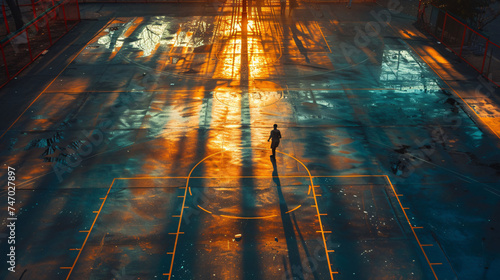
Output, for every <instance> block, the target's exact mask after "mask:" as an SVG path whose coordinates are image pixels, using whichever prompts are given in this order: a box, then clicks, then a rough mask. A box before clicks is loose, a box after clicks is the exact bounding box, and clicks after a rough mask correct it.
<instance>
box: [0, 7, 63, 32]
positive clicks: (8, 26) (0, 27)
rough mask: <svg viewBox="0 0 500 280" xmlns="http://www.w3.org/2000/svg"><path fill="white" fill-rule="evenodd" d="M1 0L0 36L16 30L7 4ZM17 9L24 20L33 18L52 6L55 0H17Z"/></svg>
mask: <svg viewBox="0 0 500 280" xmlns="http://www.w3.org/2000/svg"><path fill="white" fill-rule="evenodd" d="M0 1H2V2H1V3H2V5H1V9H2V13H1V15H2V20H1V21H0V36H2V37H3V36H6V35H8V34H9V33H10V32H14V31H16V25H15V23H14V17H13V16H12V12H11V11H10V8H9V6H8V5H7V4H6V3H5V1H4V0H0ZM16 2H17V3H18V4H19V10H20V11H21V14H22V17H23V19H24V20H32V19H35V18H36V17H37V16H38V15H40V14H42V13H43V12H44V11H45V10H47V9H49V8H50V7H52V6H54V5H55V3H56V2H57V1H56V0H18V1H16Z"/></svg>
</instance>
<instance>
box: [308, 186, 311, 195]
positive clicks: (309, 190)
mask: <svg viewBox="0 0 500 280" xmlns="http://www.w3.org/2000/svg"><path fill="white" fill-rule="evenodd" d="M311 189H312V187H311V185H309V189H308V190H307V195H309V194H310V193H311Z"/></svg>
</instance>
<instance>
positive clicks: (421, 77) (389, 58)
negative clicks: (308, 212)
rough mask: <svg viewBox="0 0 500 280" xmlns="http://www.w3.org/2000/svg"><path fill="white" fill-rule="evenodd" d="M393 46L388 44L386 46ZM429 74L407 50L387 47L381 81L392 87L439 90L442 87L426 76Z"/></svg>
mask: <svg viewBox="0 0 500 280" xmlns="http://www.w3.org/2000/svg"><path fill="white" fill-rule="evenodd" d="M388 47H391V46H390V45H386V48H388ZM427 75H428V74H427V73H426V70H425V69H423V68H422V67H421V66H420V64H419V63H418V62H417V61H416V60H415V59H414V58H413V56H412V55H411V54H410V52H409V51H407V50H398V49H396V50H393V49H386V50H384V54H383V63H382V66H381V72H380V81H381V82H387V85H390V86H391V87H394V86H398V88H399V89H401V88H405V89H408V88H409V87H411V89H413V90H422V89H427V90H438V89H440V87H439V86H438V85H437V84H436V82H435V81H434V80H429V79H427V78H426V76H427Z"/></svg>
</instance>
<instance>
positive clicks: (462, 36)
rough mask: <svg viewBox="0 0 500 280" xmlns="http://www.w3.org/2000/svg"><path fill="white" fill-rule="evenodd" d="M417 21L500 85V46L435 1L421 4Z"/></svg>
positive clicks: (478, 70) (490, 79)
mask: <svg viewBox="0 0 500 280" xmlns="http://www.w3.org/2000/svg"><path fill="white" fill-rule="evenodd" d="M418 23H419V24H420V26H423V27H424V29H425V30H426V31H427V32H428V33H430V34H431V35H432V36H434V37H435V38H436V39H437V40H438V41H439V42H441V43H442V44H443V45H445V46H446V47H447V48H449V49H450V50H451V51H452V52H454V53H455V54H456V55H458V56H459V57H460V58H461V59H462V60H464V61H465V62H467V63H468V64H469V65H470V66H472V67H473V68H474V69H476V71H477V72H479V73H480V74H481V75H483V76H484V77H486V78H487V79H488V80H489V81H491V82H492V83H494V84H495V85H497V86H500V46H499V45H497V44H495V43H493V42H492V41H491V40H490V39H489V38H488V37H486V36H485V35H483V34H481V33H480V32H478V31H476V30H474V29H473V28H471V27H469V26H468V25H467V24H465V23H463V22H462V21H461V20H459V19H458V18H456V17H454V16H453V15H451V14H449V13H448V12H446V11H444V10H441V9H439V8H437V7H434V6H432V5H421V6H420V8H419V11H418Z"/></svg>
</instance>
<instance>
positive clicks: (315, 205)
mask: <svg viewBox="0 0 500 280" xmlns="http://www.w3.org/2000/svg"><path fill="white" fill-rule="evenodd" d="M256 150H264V149H260V148H256ZM223 152H224V151H221V152H217V153H215V154H212V155H209V156H206V157H205V158H203V159H202V160H201V161H199V162H198V163H197V164H196V165H195V166H194V167H193V168H192V169H191V171H190V172H189V176H187V177H186V176H152V177H146V176H145V177H129V178H127V177H123V178H121V177H117V178H114V179H113V181H112V182H111V184H110V186H109V187H108V191H107V193H106V196H105V197H103V198H100V199H101V200H102V203H101V206H100V207H99V210H98V211H93V212H94V213H95V214H96V216H95V218H94V221H93V222H92V225H91V227H90V229H88V230H83V231H79V232H86V233H87V236H86V237H85V240H84V242H83V244H82V246H81V247H80V248H78V255H77V257H76V258H75V260H74V262H73V265H72V266H71V267H60V269H68V270H69V272H68V275H67V277H66V280H68V279H69V278H70V276H71V274H72V272H73V270H74V268H75V266H76V264H77V262H78V260H79V258H80V255H81V253H82V252H83V250H84V248H85V245H86V244H87V241H88V239H89V236H90V234H91V233H92V230H93V229H94V226H95V223H96V221H97V219H98V218H99V215H100V213H101V211H102V209H103V207H104V204H105V202H106V200H107V198H108V196H109V193H110V191H111V189H112V187H113V185H114V183H115V182H116V181H117V180H145V179H148V180H154V179H186V185H185V187H182V189H184V195H183V196H181V197H182V198H183V200H182V207H181V213H180V214H179V215H175V218H179V223H178V226H177V232H175V233H169V234H172V235H175V242H174V248H173V250H172V252H167V253H166V254H167V255H172V260H171V263H170V269H169V272H168V273H163V275H164V276H168V279H169V280H170V279H171V277H172V270H173V267H174V260H175V253H176V249H177V243H178V241H179V235H181V234H184V232H181V231H180V230H181V225H182V216H183V213H184V209H186V207H185V204H186V198H187V193H188V190H190V187H189V179H190V178H192V179H195V178H197V179H214V178H226V177H220V176H218V177H204V176H198V177H190V175H191V174H192V173H193V171H194V170H195V169H196V167H197V166H198V165H199V164H201V163H202V162H203V161H205V160H206V159H208V158H210V157H212V156H215V155H218V154H220V153H223ZM277 152H278V153H281V154H284V155H286V156H289V157H291V158H293V159H295V160H296V161H297V162H299V163H300V164H301V165H302V166H303V167H304V168H305V170H306V171H307V172H308V176H287V177H288V178H291V177H293V178H309V180H310V183H311V185H310V186H309V188H310V189H311V192H312V197H313V199H314V205H312V206H313V207H315V208H316V214H317V215H316V217H317V218H318V222H319V225H320V230H319V231H317V232H318V233H321V236H322V239H323V247H324V250H325V255H326V259H327V263H328V269H329V272H330V279H331V280H334V275H335V274H338V273H339V272H337V271H333V270H332V264H331V262H330V256H329V253H332V252H334V250H328V247H327V243H326V237H325V234H331V231H325V230H324V227H323V222H322V221H321V216H324V214H322V213H320V211H319V206H318V201H317V197H318V196H320V195H317V194H316V191H315V187H318V186H315V185H314V184H313V179H314V178H369V177H379V178H384V179H385V185H388V186H390V187H391V189H392V191H393V193H394V196H395V197H396V199H397V202H398V204H399V206H400V208H401V211H403V214H404V216H405V218H406V221H407V222H408V225H409V226H410V229H411V231H412V233H413V236H414V237H415V240H416V241H417V243H418V245H419V247H420V249H421V251H422V253H423V255H424V258H425V260H426V261H427V263H428V265H429V268H430V269H431V271H432V273H433V275H434V278H435V279H436V280H438V277H437V275H436V272H435V270H434V268H433V266H435V265H442V263H436V262H433V263H431V262H430V260H429V257H428V256H427V253H426V252H425V250H424V247H431V246H433V245H432V244H422V243H421V242H420V239H419V238H418V235H417V233H416V232H415V229H423V227H421V226H419V227H416V226H413V225H412V223H411V221H410V219H409V218H408V214H407V213H406V210H409V208H407V207H403V203H402V202H401V200H400V197H401V196H403V195H402V194H399V193H397V192H396V189H395V187H394V185H393V184H392V182H391V180H390V178H389V176H388V175H385V174H384V175H363V174H350V175H318V176H313V175H311V173H310V171H309V169H308V168H307V167H306V166H305V164H304V163H303V162H301V161H300V160H299V159H297V158H296V157H294V156H292V155H290V154H286V153H283V152H280V151H277ZM230 177H231V178H235V179H236V178H243V177H244V178H274V177H284V176H272V175H268V176H230ZM228 178H229V177H228ZM297 208H298V207H297ZM205 211H206V210H205ZM207 212H208V211H207ZM208 213H209V212H208ZM222 217H224V216H222ZM224 218H228V219H231V218H234V217H229V216H227V217H224ZM71 249H73V250H74V248H70V250H71Z"/></svg>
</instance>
